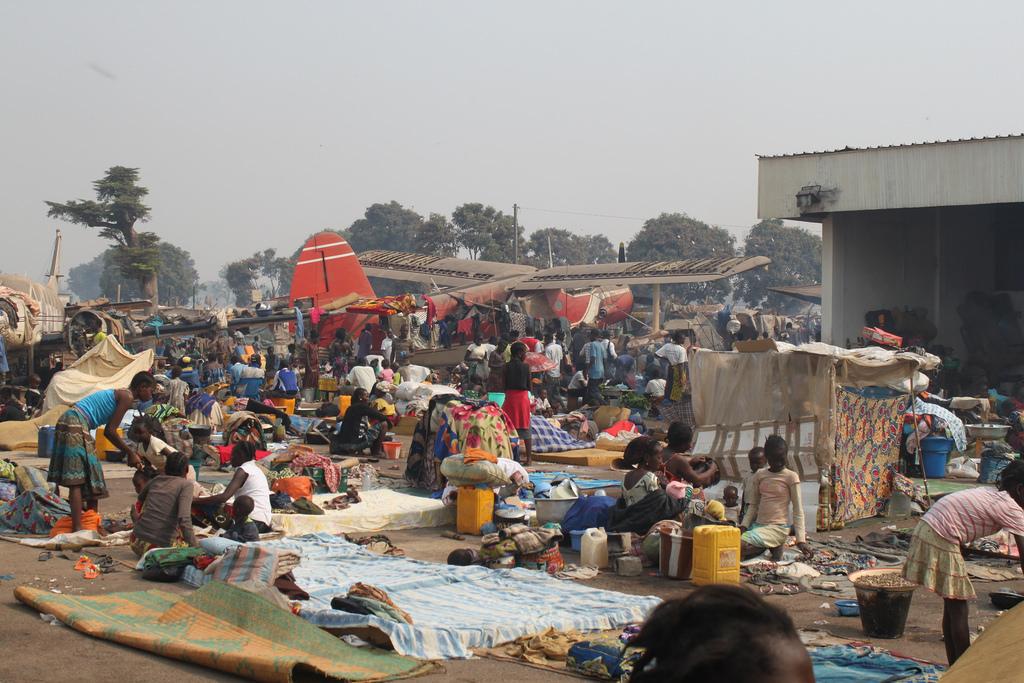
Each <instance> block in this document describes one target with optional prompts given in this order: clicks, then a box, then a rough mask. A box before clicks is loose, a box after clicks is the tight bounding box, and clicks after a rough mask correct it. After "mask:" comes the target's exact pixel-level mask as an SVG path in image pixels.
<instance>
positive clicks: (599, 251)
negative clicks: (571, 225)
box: [524, 228, 616, 268]
mask: <svg viewBox="0 0 1024 683" xmlns="http://www.w3.org/2000/svg"><path fill="white" fill-rule="evenodd" d="M549 244H550V254H549V249H548V246H549ZM549 256H550V263H551V264H553V265H556V266H572V265H583V264H594V263H612V262H614V261H615V257H616V254H615V247H613V246H612V243H611V242H609V241H608V238H607V237H605V236H604V235H579V234H576V233H573V232H570V231H568V230H565V229H563V228H543V229H542V230H534V231H533V232H532V233H530V237H529V239H527V240H526V244H525V259H524V260H525V262H526V263H529V264H530V265H531V266H536V267H537V268H547V267H548V263H549Z"/></svg>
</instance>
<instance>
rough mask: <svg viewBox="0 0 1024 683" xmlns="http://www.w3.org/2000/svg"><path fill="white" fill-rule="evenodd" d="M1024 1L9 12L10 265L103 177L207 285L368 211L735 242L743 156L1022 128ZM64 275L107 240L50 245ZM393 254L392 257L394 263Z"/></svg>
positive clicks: (8, 7) (3, 44)
mask: <svg viewBox="0 0 1024 683" xmlns="http://www.w3.org/2000/svg"><path fill="white" fill-rule="evenodd" d="M1022 20H1024V3H1019V2H1000V3H996V2H992V3H986V4H984V5H977V4H972V3H962V2H960V3H948V2H934V1H931V2H878V3H871V2H858V3H824V2H809V3H787V2H750V3H732V2H721V3H700V4H697V3H692V4H691V3H685V2H681V1H676V2H621V1H620V2H599V1H595V0H588V1H587V2H582V1H580V2H573V3H569V2H552V1H551V0H545V1H544V2H528V1H519V2H514V3H513V2H506V3H496V2H479V1H476V2H444V1H441V0H431V1H429V2H424V1H419V2H390V1H388V2H363V3H355V2H295V1H289V2H277V3H261V2H207V1H204V2H183V1H180V0H176V1H174V2H169V1H166V2H138V1H132V2H106V1H104V2H99V1H86V0H75V1H73V2H45V1H37V2H32V1H23V2H22V1H18V2H15V1H13V0H2V1H0V87H2V89H0V111H2V112H3V113H2V118H0V124H2V125H0V140H2V147H0V150H2V151H0V159H2V161H0V187H2V188H3V190H2V198H3V200H2V201H0V236H2V238H3V248H2V249H0V271H5V272H25V273H28V274H30V275H33V276H38V275H41V274H42V273H43V271H44V270H45V268H46V266H47V261H48V258H49V251H50V248H51V243H52V235H53V228H55V227H57V224H56V223H55V222H54V221H52V220H49V219H47V217H46V211H45V206H44V204H43V200H44V199H51V200H65V199H70V198H78V197H91V196H92V195H91V184H90V183H91V181H93V180H95V179H96V178H98V177H100V176H101V175H102V173H103V171H104V170H105V169H106V168H107V167H109V166H112V165H117V164H120V165H127V166H137V167H139V168H140V169H141V171H142V181H143V183H144V184H145V185H146V186H147V187H149V188H150V190H151V193H150V196H149V203H150V205H151V206H152V209H153V219H152V221H151V222H150V223H149V225H148V226H147V229H150V230H153V231H155V232H157V233H159V234H160V236H161V237H163V238H164V239H166V240H169V241H171V242H173V243H174V244H177V245H179V246H182V247H184V248H186V249H188V250H190V251H191V252H192V254H193V256H194V257H195V260H196V263H197V265H198V267H199V270H200V275H201V277H202V278H204V279H208V278H212V277H216V274H217V271H218V269H219V268H220V266H221V265H222V264H223V263H224V262H225V261H228V260H232V259H235V258H238V257H241V256H244V255H248V254H249V253H251V252H253V251H255V250H257V249H263V248H265V247H271V246H272V247H276V248H278V249H279V250H281V251H283V252H287V253H290V252H292V251H293V250H294V249H295V248H296V247H297V246H299V244H300V242H301V240H302V239H303V238H305V236H306V235H308V234H309V233H311V232H314V231H316V230H318V229H321V228H331V227H333V228H341V227H346V226H348V225H349V224H350V223H351V222H352V221H353V220H354V219H356V218H358V217H360V216H361V215H362V212H363V210H364V209H365V207H366V206H367V205H369V204H371V203H373V202H377V201H389V200H392V199H394V200H397V201H399V202H401V203H403V204H405V205H406V206H410V207H413V208H415V209H416V210H417V211H419V212H420V213H423V214H424V215H426V214H427V213H429V212H432V211H436V212H443V213H449V212H450V211H451V209H452V208H454V207H455V206H457V205H458V204H460V203H463V202H469V201H479V202H484V203H488V204H493V205H495V206H497V207H499V208H501V209H503V210H505V211H508V212H511V209H512V204H513V202H518V203H519V204H520V205H522V206H524V207H534V208H542V209H557V210H563V211H573V212H586V213H593V214H607V215H611V216H619V217H626V218H599V217H587V216H578V215H566V214H556V213H544V212H539V211H536V210H531V209H526V210H524V211H523V213H522V221H523V223H524V224H525V226H526V228H527V230H531V229H535V228H540V227H546V226H551V225H557V226H563V227H568V228H573V229H576V230H579V231H586V232H603V233H605V234H606V235H608V236H609V237H610V238H611V239H612V240H613V241H616V242H617V241H618V240H620V239H629V238H630V237H631V236H632V235H633V234H634V233H635V232H636V230H637V229H638V228H639V227H640V223H641V221H637V220H630V217H639V218H646V217H650V216H654V215H657V214H658V213H660V212H662V211H685V212H687V213H689V214H691V215H693V216H695V217H698V218H700V219H703V220H705V221H708V222H712V223H716V224H719V225H723V226H726V227H729V229H731V230H734V231H735V232H736V233H737V234H738V235H739V234H742V232H743V230H744V227H745V226H749V225H750V224H752V223H753V222H754V221H755V190H756V181H757V176H756V161H755V154H758V153H766V154H770V153H781V152H792V151H801V150H814V149H825V148H836V147H843V146H845V145H851V146H859V145H874V144H887V143H897V142H907V141H920V140H932V139H938V138H957V137H970V136H980V135H991V134H1004V133H1012V132H1021V130H1022V129H1024V123H1022V121H1024V95H1022V88H1021V85H1022V84H1021V64H1022V63H1024V59H1022V58H1024V49H1022V47H1021V46H1022V45H1024V41H1022V40H1021V35H1020V33H1021V29H1022V27H1024V21H1022ZM64 234H65V237H66V240H65V245H66V249H65V272H66V269H67V268H68V267H70V266H72V265H75V264H77V263H80V262H82V261H85V260H88V259H90V258H92V257H93V256H95V255H96V254H97V253H99V252H100V251H101V250H102V249H103V248H104V246H105V243H104V242H103V240H101V239H100V238H99V237H98V236H97V234H96V231H95V230H92V229H86V228H82V227H77V226H65V230H64ZM398 246H399V245H396V248H397V247H398Z"/></svg>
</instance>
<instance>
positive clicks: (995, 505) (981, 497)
mask: <svg viewBox="0 0 1024 683" xmlns="http://www.w3.org/2000/svg"><path fill="white" fill-rule="evenodd" d="M1000 529H1006V530H1007V531H1009V532H1010V533H1011V534H1013V536H1014V540H1016V542H1017V549H1018V551H1020V549H1021V548H1024V461H1020V460H1015V461H1014V462H1012V463H1010V465H1009V466H1008V467H1007V468H1006V469H1005V470H1003V472H1002V476H1001V478H1000V480H999V488H998V489H992V488H988V487H979V488H975V489H968V490H966V491H957V492H956V493H951V494H949V495H947V496H943V497H942V498H941V499H939V500H938V501H936V503H935V504H934V505H932V507H931V509H929V510H928V512H926V513H925V515H924V517H922V518H921V521H920V523H918V525H917V527H916V528H915V529H914V536H913V538H912V539H911V541H910V550H909V551H908V553H907V563H906V564H905V565H904V566H903V576H904V577H905V578H906V579H907V580H909V581H913V582H914V583H919V584H921V585H922V586H924V587H925V588H927V589H929V590H931V591H934V592H935V593H937V594H939V595H941V596H942V599H943V603H944V604H943V610H942V635H943V640H944V641H945V644H946V657H947V658H948V659H949V663H950V664H952V663H953V662H955V661H956V660H957V659H958V658H959V657H960V655H962V654H963V653H964V651H965V650H967V648H968V647H969V646H970V644H971V630H970V625H969V624H968V622H967V601H968V600H973V599H974V597H975V593H974V586H973V585H971V579H970V578H969V577H968V575H967V565H966V564H965V563H964V558H963V555H962V554H961V552H960V546H962V545H966V544H968V543H970V542H971V541H974V540H976V539H979V538H983V537H985V536H990V535H992V534H994V533H996V532H997V531H999V530H1000ZM1020 561H1021V569H1024V552H1022V553H1021V555H1020Z"/></svg>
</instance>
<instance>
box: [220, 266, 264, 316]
mask: <svg viewBox="0 0 1024 683" xmlns="http://www.w3.org/2000/svg"><path fill="white" fill-rule="evenodd" d="M220 276H221V278H222V279H223V280H224V282H226V283H227V285H228V289H230V290H231V293H232V294H234V295H235V305H236V306H248V305H249V304H251V303H252V290H254V289H256V280H257V279H258V278H259V276H260V261H259V258H258V257H254V256H250V257H249V258H243V259H239V260H237V261H232V262H231V263H228V264H226V265H225V266H224V267H223V268H221V270H220Z"/></svg>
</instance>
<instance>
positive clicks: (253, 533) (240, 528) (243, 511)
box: [224, 496, 260, 543]
mask: <svg viewBox="0 0 1024 683" xmlns="http://www.w3.org/2000/svg"><path fill="white" fill-rule="evenodd" d="M254 507H256V504H255V503H254V502H253V499H252V498H250V497H249V496H236V497H235V502H234V503H233V504H232V506H231V526H230V527H228V530H227V531H225V532H224V538H226V539H228V540H231V541H238V542H239V543H251V542H253V541H258V540H260V530H259V529H258V528H256V522H254V521H252V520H251V519H249V515H251V514H252V511H253V508H254Z"/></svg>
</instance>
